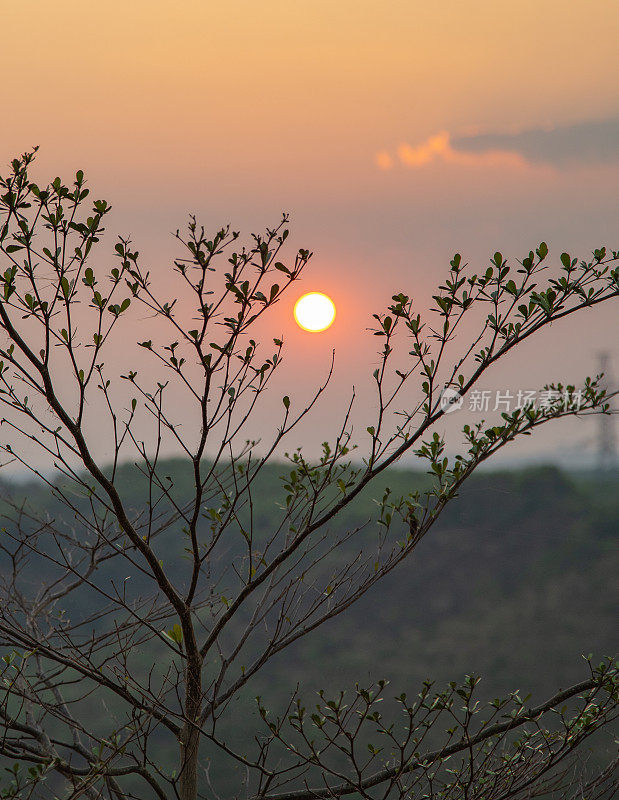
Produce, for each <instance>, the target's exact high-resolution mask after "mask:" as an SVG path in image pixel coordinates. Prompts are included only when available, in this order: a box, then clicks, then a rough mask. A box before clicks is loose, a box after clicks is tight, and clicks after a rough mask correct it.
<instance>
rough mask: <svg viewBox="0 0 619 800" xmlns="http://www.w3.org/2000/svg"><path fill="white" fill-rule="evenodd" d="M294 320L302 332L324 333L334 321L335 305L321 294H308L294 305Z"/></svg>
mask: <svg viewBox="0 0 619 800" xmlns="http://www.w3.org/2000/svg"><path fill="white" fill-rule="evenodd" d="M294 318H295V319H296V321H297V324H298V325H299V326H300V327H301V328H303V330H306V331H311V332H312V333H318V332H319V331H324V330H326V329H327V328H328V327H329V326H330V325H331V324H332V323H333V320H334V319H335V304H334V302H333V300H331V298H330V297H328V296H327V295H326V294H323V293H322V292H308V294H304V295H303V297H300V298H299V299H298V300H297V302H296V303H295V306H294Z"/></svg>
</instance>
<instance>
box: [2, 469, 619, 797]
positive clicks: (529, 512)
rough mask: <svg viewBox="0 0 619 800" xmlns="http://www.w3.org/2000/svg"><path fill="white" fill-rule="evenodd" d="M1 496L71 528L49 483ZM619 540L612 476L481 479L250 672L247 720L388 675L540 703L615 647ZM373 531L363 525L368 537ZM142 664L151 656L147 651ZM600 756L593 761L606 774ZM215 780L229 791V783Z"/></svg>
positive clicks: (408, 479) (263, 491)
mask: <svg viewBox="0 0 619 800" xmlns="http://www.w3.org/2000/svg"><path fill="white" fill-rule="evenodd" d="M286 470H287V466H286V465H284V464H281V465H279V464H273V465H271V466H270V467H269V468H268V469H267V470H265V473H264V474H263V475H262V476H261V478H260V486H259V491H256V493H255V495H256V508H255V524H256V527H257V529H259V530H260V531H262V533H264V534H266V533H268V531H269V528H270V526H271V524H273V523H274V522H275V520H276V518H277V515H276V513H275V512H276V511H277V504H278V503H280V502H281V501H282V497H283V493H282V491H281V490H280V489H279V485H281V481H280V480H279V476H280V475H283V474H284V473H285V472H286ZM161 474H166V475H169V476H170V477H171V478H172V479H173V482H174V484H175V488H176V492H177V493H178V495H179V496H181V495H182V494H183V492H184V491H187V493H189V492H190V475H189V474H188V472H187V470H186V466H181V463H180V462H177V461H169V462H168V463H165V464H162V465H161ZM426 482H427V477H426V476H425V475H424V474H423V473H420V472H413V471H408V470H399V469H391V470H389V471H388V472H387V473H386V474H385V475H384V480H383V481H382V483H381V486H382V485H388V486H390V488H392V489H393V490H394V492H399V493H404V492H407V491H410V490H411V489H412V488H414V487H416V486H420V485H423V484H425V483H426ZM118 484H119V485H120V486H123V487H124V498H125V500H126V504H127V506H128V507H132V508H134V509H136V510H137V509H138V508H139V504H140V503H141V502H142V498H143V496H144V495H143V488H144V487H143V485H142V484H143V479H142V478H141V476H140V474H139V473H138V472H137V470H136V469H134V468H132V467H123V473H122V475H121V476H120V479H119V481H118ZM8 492H10V493H11V494H12V496H13V498H14V499H17V497H18V496H20V495H22V496H24V497H25V496H27V497H28V505H30V506H31V507H32V508H33V509H35V510H37V511H38V512H41V511H43V510H47V513H48V514H49V515H50V517H51V518H54V519H55V520H56V522H58V521H59V519H61V518H62V519H64V524H67V525H71V524H72V523H71V519H67V511H66V508H64V506H63V505H62V504H61V503H56V502H54V501H53V500H50V492H49V490H48V489H47V488H46V487H44V486H40V485H37V484H31V485H28V486H13V487H12V488H11V489H9V486H8V485H4V486H3V495H4V496H6V494H7V493H8ZM378 494H380V492H379V491H378V486H377V487H375V489H374V491H373V492H366V493H365V494H364V495H363V496H361V497H360V498H359V499H358V500H357V501H355V502H354V503H353V504H352V506H351V507H350V508H349V509H347V511H346V512H345V514H343V515H342V516H341V517H340V518H339V519H338V522H337V527H335V528H334V531H333V532H334V535H336V534H337V533H338V532H340V533H341V532H342V531H343V530H344V528H353V527H356V526H358V525H362V524H364V523H365V522H366V521H367V520H369V519H370V518H371V516H372V512H373V509H372V507H373V506H374V501H373V499H372V498H373V497H374V496H376V495H378ZM618 530H619V480H618V479H617V476H614V475H610V474H606V475H603V474H602V475H600V474H598V473H594V472H592V473H581V474H574V475H571V474H568V473H565V472H562V471H559V470H558V469H556V468H553V467H542V468H535V469H527V470H524V471H517V472H508V471H506V472H493V471H487V472H485V473H481V474H478V475H477V476H475V477H473V478H472V479H471V480H470V481H469V483H468V484H467V486H466V487H465V489H464V490H463V491H462V494H461V496H460V497H459V498H458V499H457V500H456V501H455V502H454V503H453V504H452V506H451V507H450V508H449V509H448V510H447V512H446V513H445V514H444V516H443V517H442V519H441V522H440V525H437V526H436V528H435V529H433V530H432V532H431V533H430V534H429V535H428V537H427V538H426V539H424V540H423V541H422V542H421V543H420V544H419V546H418V548H417V550H416V552H415V554H414V556H413V557H412V558H411V559H409V560H408V561H406V562H405V563H404V564H403V565H401V566H400V567H399V568H398V569H397V570H395V571H394V572H393V573H392V574H391V575H390V576H389V577H388V578H386V579H385V580H384V581H383V582H382V583H381V585H380V587H376V588H375V589H374V590H373V591H370V592H369V593H368V595H367V596H366V597H364V598H363V599H362V600H361V601H360V602H359V603H357V604H356V605H354V606H353V607H352V608H351V609H349V611H348V613H347V614H345V615H343V616H341V617H338V618H336V619H335V620H333V621H331V622H328V623H326V624H325V625H324V626H323V627H322V628H321V630H320V631H319V632H318V633H317V634H315V635H314V636H310V637H307V638H305V639H303V640H301V641H300V642H299V643H297V645H295V646H293V647H292V648H290V649H289V650H288V651H287V652H286V653H285V654H283V655H282V656H280V657H276V658H275V659H274V661H273V662H272V668H271V669H270V670H268V671H263V672H261V673H259V674H258V675H257V676H256V678H255V679H254V680H253V681H252V682H251V683H250V684H249V686H248V687H246V691H245V695H246V700H245V703H244V710H245V712H246V713H248V714H252V715H254V714H255V713H256V710H255V700H254V698H255V696H256V695H261V696H263V697H264V698H267V699H268V703H269V705H270V707H271V708H273V709H274V710H275V711H278V710H281V709H282V708H283V707H284V706H285V704H286V701H287V699H288V693H289V692H290V691H291V690H292V689H294V686H295V684H296V683H299V685H300V687H301V690H302V694H303V696H304V698H305V699H306V700H307V701H308V703H310V704H311V702H312V696H313V692H314V691H315V690H317V689H319V688H325V689H332V690H334V691H335V690H339V688H342V687H352V686H354V683H355V681H357V680H360V679H361V680H364V681H366V683H367V682H369V681H370V680H377V679H381V678H384V679H388V680H389V681H390V684H391V685H390V689H391V690H392V691H391V692H390V694H394V695H395V694H398V693H399V692H401V691H404V690H406V691H409V692H411V693H412V692H414V691H416V690H417V689H418V687H419V686H420V684H421V682H422V681H423V680H424V679H426V678H429V677H431V678H432V679H434V680H435V681H437V684H440V683H441V682H447V681H448V680H452V679H461V678H462V677H463V676H464V675H465V674H467V673H478V674H481V675H482V676H483V680H482V684H481V687H480V688H481V693H480V694H481V696H484V697H488V698H490V697H494V696H495V695H498V694H502V693H503V694H504V693H506V692H509V691H511V690H513V689H516V688H519V689H520V690H521V691H522V692H524V693H525V694H526V693H528V692H533V693H534V697H533V701H535V700H540V701H541V700H542V699H543V698H544V697H545V696H546V695H547V694H549V693H550V692H552V691H553V689H554V688H555V687H566V686H568V685H571V684H573V683H575V682H576V681H578V680H579V679H580V678H581V677H582V673H583V660H582V655H583V654H588V653H593V654H594V656H595V657H596V658H598V657H602V656H603V655H605V654H612V653H613V652H615V651H616V649H617V637H616V622H617V612H618V610H619V608H618V601H619V597H618V592H617V574H619V548H618V546H617V538H616V535H617V531H618ZM372 534H373V530H372V528H371V527H368V529H367V531H366V535H367V537H371V536H372ZM359 544H360V542H357V543H356V545H355V546H357V547H358V546H359ZM231 546H232V547H234V546H236V545H235V544H232V545H231ZM171 555H172V554H171ZM116 563H117V566H118V567H119V568H120V569H121V571H122V574H113V573H112V574H110V580H113V581H115V582H116V583H118V584H121V583H122V581H123V579H124V578H125V577H126V575H125V573H126V565H125V564H123V563H122V562H116ZM5 566H6V565H5ZM181 566H182V562H181ZM325 569H328V566H327V565H325ZM134 577H136V579H138V580H139V578H137V576H134ZM89 611H92V613H94V612H95V611H96V607H95V606H93V608H92V609H87V608H83V607H82V608H80V615H84V616H87V615H88V612H89ZM143 658H144V660H145V661H147V660H148V659H151V658H153V656H152V654H149V652H148V651H145V652H144V653H143ZM242 712H243V709H242V708H241V709H237V714H236V715H235V719H234V721H233V724H232V727H231V730H230V735H231V736H232V737H233V738H234V739H239V740H241V739H242V737H243V725H242V722H243V720H242V718H239V717H238V714H239V713H242ZM237 725H238V727H237ZM235 728H236V730H235ZM607 755H608V754H607V753H603V752H599V753H596V754H595V759H596V761H597V760H599V763H600V764H602V763H604V760H605V756H606V757H607ZM165 757H166V756H165V753H162V758H165ZM218 774H219V776H220V779H221V780H223V782H224V783H223V786H224V789H225V788H226V785H227V778H228V777H231V776H228V774H227V773H226V772H225V770H224V775H223V776H222V775H221V770H218ZM231 785H232V784H231Z"/></svg>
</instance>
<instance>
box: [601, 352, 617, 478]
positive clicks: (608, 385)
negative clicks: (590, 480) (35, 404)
mask: <svg viewBox="0 0 619 800" xmlns="http://www.w3.org/2000/svg"><path fill="white" fill-rule="evenodd" d="M599 363H600V372H603V373H604V379H603V381H602V387H603V388H604V389H606V392H607V393H608V394H610V393H611V392H612V391H613V390H614V380H613V375H612V367H611V363H610V355H609V353H608V352H603V353H600V356H599ZM613 399H614V398H613ZM613 399H611V400H609V403H610V413H609V414H600V415H599V416H598V467H599V469H600V470H602V471H604V472H606V471H608V470H610V469H612V468H613V467H614V466H616V464H617V443H616V439H615V419H614V416H613V413H616V412H613V407H612V406H613Z"/></svg>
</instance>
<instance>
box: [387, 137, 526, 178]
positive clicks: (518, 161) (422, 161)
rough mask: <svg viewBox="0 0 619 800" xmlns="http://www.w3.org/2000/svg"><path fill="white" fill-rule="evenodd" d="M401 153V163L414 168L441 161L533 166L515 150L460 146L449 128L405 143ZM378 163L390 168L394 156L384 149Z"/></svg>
mask: <svg viewBox="0 0 619 800" xmlns="http://www.w3.org/2000/svg"><path fill="white" fill-rule="evenodd" d="M397 157H398V159H399V161H400V163H401V164H404V166H406V167H411V168H412V169H417V168H419V167H423V166H425V165H426V164H431V163H433V162H438V161H442V162H444V163H447V164H457V165H461V166H495V165H497V166H498V165H502V166H511V167H527V166H529V162H528V161H527V160H526V159H525V158H524V157H523V156H522V155H521V154H520V153H517V152H516V151H514V150H498V149H492V150H486V151H482V152H470V151H463V150H457V149H455V148H454V147H453V146H452V144H451V137H450V134H449V133H448V132H447V131H439V133H435V134H434V135H432V136H429V137H428V138H427V139H426V140H425V142H422V143H421V144H419V145H417V146H416V147H412V146H411V145H410V144H406V143H404V144H401V145H400V146H399V147H398V149H397ZM376 163H377V164H378V166H379V167H381V168H382V169H389V168H390V167H391V166H393V158H392V156H391V155H390V154H389V153H387V152H386V151H382V152H380V153H378V154H377V156H376Z"/></svg>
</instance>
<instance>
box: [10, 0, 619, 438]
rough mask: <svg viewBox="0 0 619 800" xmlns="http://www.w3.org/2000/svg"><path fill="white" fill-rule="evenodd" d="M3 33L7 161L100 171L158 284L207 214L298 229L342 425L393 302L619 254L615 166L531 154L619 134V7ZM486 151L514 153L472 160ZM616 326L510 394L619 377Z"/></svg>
mask: <svg viewBox="0 0 619 800" xmlns="http://www.w3.org/2000/svg"><path fill="white" fill-rule="evenodd" d="M0 31H1V38H0V40H1V47H2V63H3V70H2V77H1V78H0V109H1V115H2V122H3V124H2V126H1V128H0V150H1V152H0V161H2V163H4V164H6V163H7V162H8V161H9V160H10V158H12V157H13V156H14V155H15V154H16V153H18V152H21V151H23V150H25V149H27V148H28V147H29V146H30V145H33V144H39V145H40V147H41V150H40V156H39V158H38V169H39V170H40V174H41V177H40V179H41V181H42V180H43V179H44V177H50V178H51V177H54V176H55V175H56V174H58V173H60V174H66V175H71V174H72V173H74V172H75V170H76V169H78V168H81V169H84V170H85V172H86V173H87V176H88V177H89V179H90V182H91V186H93V187H96V193H97V194H98V195H101V196H105V197H106V198H108V199H109V200H110V201H111V202H112V203H113V204H114V206H115V209H116V215H115V217H114V219H113V220H112V225H111V228H112V229H113V230H117V231H119V232H123V233H126V232H130V233H131V234H132V236H133V238H134V241H135V242H136V244H137V245H138V246H139V249H140V250H141V251H142V252H143V253H144V255H145V257H146V258H148V259H149V264H150V265H151V268H152V269H153V271H154V272H157V271H159V272H161V271H162V270H164V269H165V264H166V261H167V260H168V259H169V258H170V257H171V256H172V255H173V254H174V248H173V244H172V242H171V239H170V237H168V236H167V231H170V230H173V229H176V227H178V226H179V225H182V224H183V222H184V220H185V218H186V214H187V212H189V211H195V212H196V213H198V215H199V216H200V217H201V218H202V219H203V220H204V222H205V223H206V224H208V225H212V226H214V227H215V226H216V227H219V226H220V225H221V224H224V223H226V222H228V221H231V222H232V223H233V225H234V227H235V228H241V229H243V230H245V231H247V232H249V231H250V230H252V229H259V228H261V227H262V226H264V225H267V224H273V223H275V222H276V221H277V219H278V218H279V215H280V212H281V211H282V210H287V211H289V212H290V213H291V214H292V218H293V233H294V236H295V244H296V245H298V246H304V247H309V248H311V249H312V250H314V252H315V253H316V256H315V259H314V262H313V266H312V268H311V272H310V273H308V276H309V275H313V276H314V277H313V279H310V278H309V277H308V278H306V280H305V281H304V283H303V285H302V286H301V287H300V290H299V294H300V293H302V291H309V290H311V289H317V290H321V291H325V292H328V293H330V294H332V296H333V297H334V299H335V300H336V302H337V303H338V319H337V323H336V324H335V325H334V327H333V329H332V330H331V332H330V333H329V334H321V335H320V336H322V337H323V338H322V339H320V340H319V339H314V340H311V339H308V338H307V337H308V336H311V334H301V333H300V332H299V331H295V330H293V329H292V327H291V329H290V331H286V332H287V333H289V334H290V347H291V348H295V347H296V348H297V354H298V352H300V350H303V352H305V353H306V356H305V357H306V358H308V359H309V360H310V362H311V364H312V365H313V367H314V366H315V370H316V374H318V372H320V369H321V365H322V364H324V359H325V357H326V353H328V352H329V351H330V349H331V347H333V346H335V347H336V349H337V351H338V359H339V362H340V367H339V373H338V381H337V384H336V387H335V388H334V390H333V394H332V397H331V400H330V401H329V402H330V403H331V404H337V403H340V402H342V401H343V397H344V396H345V394H346V393H347V391H348V387H349V386H350V385H351V384H352V383H355V384H356V385H357V386H359V385H360V384H361V385H363V381H364V380H365V376H366V374H367V372H368V369H369V371H371V364H372V356H371V352H372V348H373V347H374V342H373V341H372V340H371V337H370V338H367V339H366V338H365V336H366V334H365V329H366V328H367V327H368V324H369V320H370V318H371V313H372V312H373V311H378V310H381V306H382V305H383V304H384V302H385V301H387V300H388V299H389V297H390V295H391V294H392V293H393V291H396V290H397V291H400V290H403V291H407V292H408V293H410V294H414V295H416V296H417V295H418V296H420V298H425V297H427V296H428V295H429V294H430V292H431V289H432V287H433V285H434V284H435V283H436V282H437V281H439V280H441V278H442V274H443V271H444V265H445V264H446V263H447V261H448V259H449V257H451V255H452V254H453V252H455V251H456V250H460V251H462V252H463V253H465V254H466V255H467V257H468V258H469V259H470V260H473V261H474V260H475V259H478V260H480V262H481V263H483V264H485V261H486V259H487V258H488V257H489V256H490V255H491V254H492V253H493V252H494V250H496V249H497V248H498V249H501V250H502V251H503V252H505V253H510V254H512V255H514V256H521V255H522V254H523V253H524V252H527V251H528V250H529V248H530V247H532V246H535V245H536V244H537V243H539V241H540V240H541V239H546V240H547V241H548V242H549V244H550V246H551V251H559V252H560V251H561V250H563V249H571V250H574V251H575V252H578V253H579V254H580V255H586V254H587V253H588V252H589V251H590V250H591V249H592V248H593V247H597V246H599V245H600V244H607V245H609V246H614V247H617V246H619V228H618V226H617V201H616V186H617V179H618V178H619V147H617V148H616V150H617V152H616V154H615V155H616V158H615V157H607V158H605V159H602V160H600V162H599V163H595V159H594V160H593V162H592V161H591V159H588V160H587V159H584V158H580V156H579V152H580V151H579V150H578V148H576V150H575V151H574V154H573V158H570V159H569V160H568V161H567V162H565V163H563V162H562V163H558V162H557V163H555V161H553V157H552V139H551V138H550V139H549V145H548V148H547V149H548V158H547V159H546V160H544V158H541V159H537V160H535V159H533V160H532V159H531V157H530V155H529V154H527V152H525V151H524V150H522V151H520V150H519V149H518V147H519V146H520V145H519V141H520V140H519V139H518V136H519V135H520V134H521V133H522V132H527V131H531V130H536V129H545V130H546V131H548V132H549V136H551V135H552V132H553V131H554V130H562V129H564V128H566V126H568V127H569V126H574V125H578V124H579V123H596V124H597V122H603V121H605V120H613V119H616V118H617V117H619V81H618V80H617V76H618V75H619V49H618V48H617V41H619V4H618V3H617V2H615V0H588V2H582V1H581V0H577V1H576V0H570V2H554V1H553V2H550V1H549V0H535V1H534V0H522V1H521V2H519V3H518V4H513V3H500V2H496V0H494V1H493V2H490V1H489V0H483V1H482V0H477V1H475V2H463V0H449V1H448V0H444V1H443V2H441V3H425V2H423V3H422V2H412V1H411V0H407V1H406V2H405V1H404V0H401V1H400V2H367V1H365V2H364V0H355V2H352V0H344V1H339V2H338V1H337V0H330V2H326V0H311V2H296V1H295V0H288V2H269V0H266V1H261V2H256V1H255V0H253V2H249V0H242V1H241V0H236V1H234V0H233V1H232V2H221V1H220V0H216V1H215V2H178V3H170V2H166V3H163V2H159V0H149V2H142V0H132V1H131V2H127V0H125V2H117V1H116V0H112V1H111V2H107V3H105V4H94V3H89V2H84V0H81V2H67V1H66V0H65V1H63V0H60V2H55V3H48V2H46V1H44V0H40V1H39V2H32V0H30V1H28V0H22V2H19V3H17V2H6V1H5V0H3V1H2V2H0ZM477 134H497V135H504V134H510V135H513V136H514V137H515V138H514V140H513V144H510V146H509V148H508V150H507V151H504V148H503V149H501V148H499V149H498V150H492V151H488V152H481V153H479V152H477V153H475V154H471V152H468V151H466V152H465V151H464V150H463V149H462V148H461V146H460V144H459V143H461V142H462V140H463V139H464V140H465V141H466V140H467V137H469V138H471V137H472V140H474V137H475V135H477ZM580 135H581V134H579V133H577V134H576V138H577V137H578V136H580ZM587 135H588V134H587ZM582 136H583V137H585V134H582ZM510 141H511V140H510ZM585 144H586V143H585ZM583 146H584V145H583ZM583 152H584V151H583ZM162 274H163V273H162ZM294 299H295V298H292V297H291V298H290V306H291V305H292V302H293V300H294ZM289 312H290V308H287V307H282V309H281V312H280V317H278V322H279V321H280V320H281V325H282V326H283V327H286V326H287V325H289V324H291V323H290V319H291V317H290V313H289ZM613 323H614V317H613V315H612V314H611V313H610V311H609V310H606V311H601V312H598V313H597V314H596V315H595V318H594V319H592V320H591V323H590V325H589V329H588V333H589V336H588V337H587V341H586V343H584V344H583V343H582V339H583V336H582V334H580V333H579V332H578V331H576V330H574V331H572V330H568V329H567V328H563V329H560V330H559V331H558V332H553V334H552V336H551V337H550V338H549V341H548V351H547V352H548V355H549V361H547V362H546V365H545V366H544V365H543V364H536V365H535V367H531V366H530V365H528V364H527V363H526V358H524V357H522V358H521V359H520V360H518V359H517V360H516V362H514V364H513V365H512V366H511V367H510V368H509V370H508V371H507V372H505V373H502V374H498V375H497V377H496V380H497V381H499V382H500V381H507V380H510V381H511V383H512V385H513V383H514V381H515V380H516V381H518V380H522V381H525V380H529V379H531V380H533V379H534V382H535V383H537V382H544V378H545V376H547V374H548V364H549V363H551V365H552V367H553V369H554V368H558V367H560V366H565V367H566V368H572V369H576V370H577V374H576V375H572V374H570V375H568V376H567V377H573V378H578V377H579V376H580V375H581V374H582V373H583V372H585V371H586V370H587V365H588V364H590V363H591V359H592V358H594V357H595V353H596V351H597V350H598V349H599V346H598V345H599V343H600V342H603V343H604V346H607V347H608V349H611V350H612V351H613V354H614V359H615V371H616V373H618V374H619V349H618V346H617V344H616V342H617V340H618V339H619V337H617V335H616V323H615V326H614V328H613ZM140 324H141V325H144V324H146V323H145V322H144V321H142V322H141V323H140ZM613 348H614V349H613ZM368 353H369V355H368ZM291 356H292V358H291V359H290V360H291V362H292V364H291V367H290V369H291V372H290V380H292V381H293V383H296V384H298V385H299V386H302V387H305V386H306V384H309V383H311V379H312V378H313V374H312V373H311V371H310V372H309V373H308V370H307V369H306V370H304V372H303V373H302V374H301V373H299V374H297V373H295V367H294V363H295V358H294V352H293V351H291ZM313 367H312V368H313ZM548 377H549V378H555V377H564V376H563V375H554V374H552V375H548ZM359 391H362V390H361V389H360V390H359ZM367 402H368V403H370V402H371V399H369V396H368V399H367ZM331 407H332V405H331ZM265 415H266V416H265V419H267V416H268V414H267V412H265ZM330 416H331V415H330V413H329V409H328V408H327V410H326V411H324V413H323V417H322V419H323V421H324V424H325V431H327V429H328V419H329V417H330ZM360 424H362V423H360ZM366 424H370V423H366ZM361 429H362V430H363V429H364V427H362V428H361ZM308 430H309V429H308ZM312 430H313V428H312ZM304 435H309V433H308V432H307V431H306V432H305V434H304ZM325 436H326V433H325ZM548 441H550V440H548ZM549 446H553V444H552V441H550V445H549Z"/></svg>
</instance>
